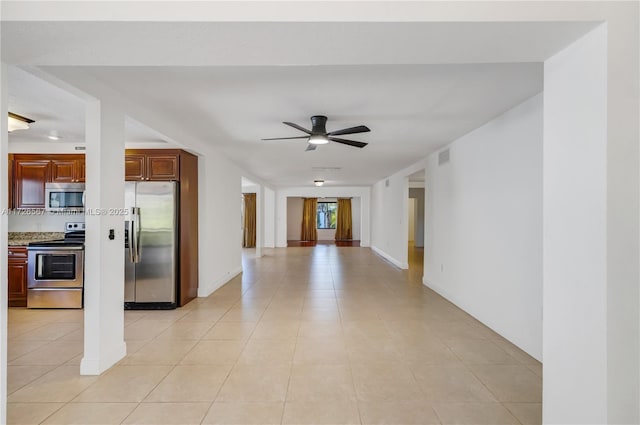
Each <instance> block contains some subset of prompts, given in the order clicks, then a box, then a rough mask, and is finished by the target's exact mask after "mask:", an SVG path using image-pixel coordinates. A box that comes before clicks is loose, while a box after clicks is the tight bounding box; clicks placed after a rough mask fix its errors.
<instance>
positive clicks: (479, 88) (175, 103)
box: [2, 22, 592, 186]
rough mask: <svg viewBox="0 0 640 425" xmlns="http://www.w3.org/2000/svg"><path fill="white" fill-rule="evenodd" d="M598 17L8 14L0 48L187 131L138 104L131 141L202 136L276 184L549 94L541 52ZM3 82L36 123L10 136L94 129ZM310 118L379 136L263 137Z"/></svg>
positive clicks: (308, 179)
mask: <svg viewBox="0 0 640 425" xmlns="http://www.w3.org/2000/svg"><path fill="white" fill-rule="evenodd" d="M118 24H119V25H118ZM591 27H592V25H591V24H588V25H587V24H585V23H575V24H566V25H560V24H550V23H537V24H533V23H523V24H518V25H514V24H511V25H507V24H482V25H480V24H460V23H448V24H433V23H432V24H416V23H412V24H384V25H383V24H380V25H378V26H376V25H375V24H363V23H353V24H352V23H350V24H340V25H338V24H331V23H324V24H319V23H306V24H302V23H298V24H291V23H289V24H275V23H274V24H264V23H262V24H256V23H254V24H248V23H245V24H241V23H235V24H233V25H232V24H226V25H224V24H220V25H207V24H203V23H193V24H184V23H183V24H180V25H169V24H165V25H160V24H157V25H154V24H150V23H144V24H132V23H129V24H123V23H111V24H109V23H101V24H99V25H98V24H90V23H79V24H77V23H72V24H69V25H65V26H60V23H50V22H41V23H32V22H29V23H27V24H25V23H16V22H12V23H7V24H5V23H3V27H2V41H3V45H2V49H3V60H5V61H7V62H8V63H15V64H19V65H26V66H27V68H26V69H29V70H33V69H36V70H37V72H36V73H41V72H44V73H47V74H50V75H54V76H56V77H57V78H62V79H64V80H65V82H66V83H68V84H71V85H76V84H77V85H78V86H80V85H81V84H80V81H81V80H82V89H83V90H86V91H88V92H91V91H92V90H93V89H94V87H95V89H96V90H99V89H103V88H104V87H107V88H108V89H109V90H111V91H112V92H114V93H117V94H118V96H120V97H121V98H123V99H126V100H127V102H129V104H135V105H136V106H137V107H139V108H142V109H144V110H146V111H152V112H154V113H157V114H158V116H159V117H160V116H161V117H171V119H172V120H174V126H173V128H174V129H175V128H178V129H179V130H180V131H179V133H180V134H177V133H178V132H176V133H175V134H167V133H166V132H165V134H162V133H161V131H162V130H160V129H156V130H152V129H150V128H149V127H148V126H144V125H142V124H140V122H142V121H144V120H138V117H136V116H135V114H132V113H130V114H129V115H131V119H129V120H128V122H127V141H128V142H130V143H134V142H141V143H161V142H163V141H169V142H171V141H176V142H177V143H183V144H186V145H187V146H188V144H189V141H198V142H203V143H206V144H209V145H213V146H215V148H217V149H219V151H221V152H223V153H224V154H225V155H226V156H228V157H229V158H230V159H232V160H233V161H234V162H236V163H237V164H238V165H240V166H241V167H242V168H243V169H245V170H247V171H248V172H249V173H250V174H251V175H253V176H256V177H258V178H260V179H263V180H264V181H265V182H267V183H269V184H271V185H274V186H293V185H312V181H313V180H314V179H316V178H322V179H324V180H325V181H326V182H327V185H370V184H372V183H375V182H376V181H378V180H380V179H382V178H384V177H386V176H388V175H390V174H393V173H395V172H397V171H399V170H400V169H402V168H404V167H406V166H408V165H411V164H412V163H415V162H416V161H418V160H419V159H421V158H423V157H425V156H426V155H428V154H429V153H431V152H433V151H434V150H437V149H438V148H440V147H442V146H444V145H446V144H447V143H449V142H451V141H453V140H455V139H456V138H458V137H460V136H462V135H464V134H466V133H468V132H470V131H472V130H473V129H475V128H477V127H478V126H480V125H482V124H484V123H486V122H487V121H489V120H491V119H492V118H494V117H496V116H497V115H499V114H501V113H502V112H504V111H506V110H508V109H510V108H511V107H513V106H515V105H517V104H519V103H521V102H522V101H524V100H526V99H528V98H529V97H531V96H533V95H535V94H537V93H540V92H541V91H542V87H543V81H542V62H541V61H542V60H544V58H546V57H548V56H549V55H551V54H553V53H554V52H557V51H558V50H560V49H561V48H563V47H564V46H566V45H567V44H568V43H569V42H571V41H572V40H573V39H575V37H577V36H578V35H579V34H582V33H584V32H586V31H588V29H589V28H591ZM115 29H118V31H114V30H115ZM187 30H189V31H187ZM318 31H321V32H322V34H323V38H322V43H319V39H318V36H317V32H318ZM108 34H111V35H112V37H111V39H110V38H109V37H108V36H107V35H108ZM127 37H128V40H130V42H129V43H126V42H125V39H126V38H127ZM229 40H231V41H229ZM443 40H446V42H444V41H443ZM523 43H528V44H529V50H528V51H529V53H527V54H524V53H522V52H521V50H523V49H522V46H523ZM205 45H206V48H205V47H204V46H205ZM186 46H196V47H195V48H193V49H189V48H186ZM205 50H206V53H207V54H206V55H203V54H202V53H203V52H204V51H205ZM525 50H526V49H525ZM162 53H164V54H162ZM196 53H197V54H196ZM465 58H466V61H465ZM508 59H512V60H510V61H509V60H508ZM178 63H179V64H180V65H181V66H177V64H178ZM125 65H126V66H125ZM80 76H81V77H82V78H80ZM76 77H77V78H76ZM87 82H88V83H87ZM8 86H9V94H10V97H9V110H11V111H12V112H16V113H20V114H23V115H26V116H29V117H30V118H33V119H36V121H37V122H36V124H35V125H34V126H33V129H32V130H28V131H24V132H16V133H15V135H14V134H12V135H11V137H10V140H11V142H12V143H13V144H14V145H15V144H16V143H20V142H23V143H27V142H29V141H33V140H35V139H37V140H41V139H43V138H45V137H46V135H47V133H48V132H49V131H50V130H51V129H56V130H57V131H58V132H60V134H61V135H62V136H63V137H64V139H63V141H74V142H76V141H81V140H82V139H83V137H84V133H83V132H84V124H83V121H82V120H83V104H82V101H81V100H80V99H79V98H76V97H75V96H73V95H70V94H69V93H66V92H64V90H61V89H59V88H58V87H56V86H55V85H52V84H49V83H46V82H44V81H42V80H39V79H38V78H36V77H34V76H33V75H30V74H29V73H28V72H25V71H24V70H22V69H17V68H13V67H11V68H10V72H9V78H8ZM128 112H130V111H128ZM311 115H327V116H328V117H329V121H328V123H327V130H328V131H331V130H335V129H340V128H344V127H350V126H355V125H360V124H363V125H366V126H368V127H369V128H371V132H370V133H364V134H357V135H352V136H348V137H346V136H345V138H349V139H353V140H360V141H364V142H367V143H369V145H368V146H367V147H365V148H364V149H357V148H352V147H349V146H344V145H339V144H335V143H330V144H328V145H323V146H319V147H318V149H317V150H316V151H313V152H305V150H304V149H305V147H306V141H305V140H304V139H297V140H288V141H286V140H285V141H270V142H266V141H261V140H260V139H261V138H267V137H290V136H300V135H302V133H300V132H298V131H297V130H295V129H292V128H290V127H287V126H285V125H283V124H282V121H292V122H295V123H297V124H299V125H301V126H303V127H306V128H310V127H311V124H310V122H309V117H310V116H311ZM181 135H182V136H184V137H181ZM195 149H196V150H197V148H195ZM327 168H330V169H329V170H327Z"/></svg>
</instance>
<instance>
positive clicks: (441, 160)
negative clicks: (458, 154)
mask: <svg viewBox="0 0 640 425" xmlns="http://www.w3.org/2000/svg"><path fill="white" fill-rule="evenodd" d="M447 162H449V149H445V150H443V151H442V152H440V153H439V154H438V165H443V164H446V163H447Z"/></svg>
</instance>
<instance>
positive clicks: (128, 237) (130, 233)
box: [127, 220, 136, 263]
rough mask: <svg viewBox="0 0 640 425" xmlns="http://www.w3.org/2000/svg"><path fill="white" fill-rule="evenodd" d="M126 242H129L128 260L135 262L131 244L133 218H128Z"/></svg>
mask: <svg viewBox="0 0 640 425" xmlns="http://www.w3.org/2000/svg"><path fill="white" fill-rule="evenodd" d="M127 239H129V240H128V241H127V242H129V260H130V261H131V262H132V263H135V262H136V258H135V252H134V246H133V220H129V231H128V232H127Z"/></svg>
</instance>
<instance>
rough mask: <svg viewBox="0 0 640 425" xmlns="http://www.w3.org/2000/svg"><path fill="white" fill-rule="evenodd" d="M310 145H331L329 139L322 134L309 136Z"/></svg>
mask: <svg viewBox="0 0 640 425" xmlns="http://www.w3.org/2000/svg"><path fill="white" fill-rule="evenodd" d="M309 143H311V144H312V145H326V144H327V143H329V139H327V138H326V137H325V136H323V135H322V134H312V135H311V136H309Z"/></svg>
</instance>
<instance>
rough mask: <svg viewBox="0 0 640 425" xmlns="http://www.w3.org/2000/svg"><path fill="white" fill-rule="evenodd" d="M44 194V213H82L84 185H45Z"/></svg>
mask: <svg viewBox="0 0 640 425" xmlns="http://www.w3.org/2000/svg"><path fill="white" fill-rule="evenodd" d="M44 194H45V207H44V209H45V210H46V211H50V212H81V211H84V183H46V184H45V186H44Z"/></svg>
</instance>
